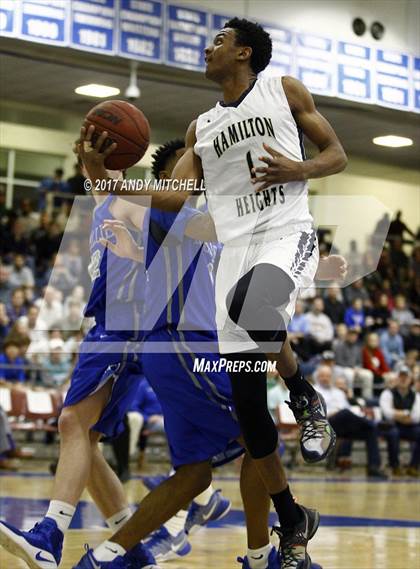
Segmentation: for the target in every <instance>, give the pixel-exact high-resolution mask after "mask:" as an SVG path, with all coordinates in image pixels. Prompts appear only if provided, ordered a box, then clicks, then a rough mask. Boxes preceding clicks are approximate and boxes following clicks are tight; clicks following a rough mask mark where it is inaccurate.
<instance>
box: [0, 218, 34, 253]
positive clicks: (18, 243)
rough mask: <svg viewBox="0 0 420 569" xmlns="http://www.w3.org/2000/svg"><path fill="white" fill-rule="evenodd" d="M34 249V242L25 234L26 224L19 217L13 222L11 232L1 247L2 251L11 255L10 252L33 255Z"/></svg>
mask: <svg viewBox="0 0 420 569" xmlns="http://www.w3.org/2000/svg"><path fill="white" fill-rule="evenodd" d="M32 250H33V246H32V242H31V240H30V238H29V237H26V235H25V225H24V223H22V221H21V220H20V219H19V218H17V219H14V220H13V221H12V222H11V225H10V233H9V234H8V235H7V239H6V240H5V241H4V243H3V244H2V246H1V248H0V252H1V251H3V254H6V255H9V254H10V253H20V254H21V255H31V254H32Z"/></svg>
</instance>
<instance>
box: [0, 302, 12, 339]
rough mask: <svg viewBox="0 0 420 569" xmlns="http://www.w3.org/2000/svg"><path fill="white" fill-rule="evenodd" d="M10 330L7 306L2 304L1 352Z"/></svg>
mask: <svg viewBox="0 0 420 569" xmlns="http://www.w3.org/2000/svg"><path fill="white" fill-rule="evenodd" d="M9 330H10V318H9V317H8V315H7V311H6V305H5V304H4V302H0V350H1V348H2V346H3V343H4V339H5V338H6V336H7V334H8V333H9Z"/></svg>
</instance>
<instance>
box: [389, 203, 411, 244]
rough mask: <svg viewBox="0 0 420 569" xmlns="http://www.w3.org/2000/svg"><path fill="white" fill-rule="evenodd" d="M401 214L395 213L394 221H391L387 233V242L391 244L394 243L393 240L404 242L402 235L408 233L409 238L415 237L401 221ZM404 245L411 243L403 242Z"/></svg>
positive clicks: (399, 212)
mask: <svg viewBox="0 0 420 569" xmlns="http://www.w3.org/2000/svg"><path fill="white" fill-rule="evenodd" d="M401 216H402V212H401V210H399V211H397V213H396V214H395V219H393V220H392V221H391V224H390V226H389V231H388V237H387V239H388V241H390V242H391V243H392V242H394V241H395V239H400V240H401V241H404V233H408V234H409V235H410V236H411V237H415V235H414V233H413V232H412V231H411V229H410V228H409V227H408V226H407V225H406V224H405V223H404V222H403V221H401ZM404 242H405V243H411V241H404Z"/></svg>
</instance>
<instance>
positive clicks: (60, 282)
mask: <svg viewBox="0 0 420 569" xmlns="http://www.w3.org/2000/svg"><path fill="white" fill-rule="evenodd" d="M46 278H47V280H48V283H49V285H50V286H53V287H54V288H55V289H57V290H59V291H61V292H62V294H63V296H67V295H68V294H70V291H71V290H72V289H73V288H74V286H75V285H76V284H77V283H78V277H77V275H74V274H73V273H72V272H71V270H70V267H68V266H67V265H66V264H65V262H64V258H63V256H62V255H60V254H59V253H57V254H56V255H55V256H53V259H52V261H51V268H50V270H49V271H48V272H47V275H46Z"/></svg>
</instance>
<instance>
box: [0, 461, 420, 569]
mask: <svg viewBox="0 0 420 569" xmlns="http://www.w3.org/2000/svg"><path fill="white" fill-rule="evenodd" d="M38 469H39V470H35V471H32V472H31V473H29V475H28V476H24V473H21V474H19V475H13V476H7V475H2V476H1V477H0V496H1V509H0V516H1V518H2V519H6V520H8V521H10V522H11V523H17V522H16V520H18V521H19V524H20V527H22V528H24V529H27V528H29V527H31V526H32V525H33V524H34V523H35V522H36V521H37V520H38V519H39V518H40V517H42V515H43V513H44V512H45V509H46V505H47V503H48V502H47V501H48V497H49V492H50V490H51V486H52V478H51V477H49V476H47V475H46V474H45V471H44V472H43V471H42V467H41V466H38ZM291 485H292V489H293V492H294V494H295V495H296V496H297V497H298V499H299V501H300V502H302V503H303V504H305V505H307V506H313V507H315V506H316V507H317V508H318V509H319V510H320V512H321V514H322V526H321V527H320V529H319V531H318V533H317V535H316V536H315V538H314V540H313V541H312V542H311V546H310V553H311V557H312V560H313V561H316V562H318V563H319V564H321V565H322V567H323V568H324V569H418V568H420V523H419V519H420V486H419V484H418V482H416V481H410V480H393V481H391V482H387V483H368V482H366V481H365V480H364V479H363V474H362V473H361V472H359V473H358V472H355V473H353V474H352V475H351V477H347V478H343V479H340V478H333V477H332V476H331V475H326V474H325V472H324V471H323V470H319V469H317V470H316V471H314V472H311V471H310V470H307V469H305V470H304V471H302V472H298V473H296V472H294V473H293V477H292V482H291ZM214 486H215V487H216V488H222V490H223V493H224V494H225V495H226V496H227V497H229V498H230V499H231V500H232V502H233V512H232V513H231V514H230V515H229V517H227V518H226V519H225V520H224V521H223V524H219V525H218V526H217V527H212V528H206V529H203V530H201V531H200V532H198V533H197V534H195V535H194V536H193V537H192V538H191V544H192V552H191V554H190V555H188V556H187V557H184V558H180V560H179V561H171V562H169V563H167V564H166V566H167V567H168V569H188V568H191V569H231V568H235V567H238V569H239V567H240V565H238V564H237V563H236V557H237V556H238V555H243V554H245V552H246V541H245V530H244V527H243V518H242V514H241V502H240V496H239V491H238V483H237V479H236V472H235V471H234V470H232V469H230V470H227V469H225V470H221V471H218V477H216V478H215V483H214ZM126 489H127V495H128V498H129V501H130V503H135V502H138V501H139V500H140V499H141V498H142V496H144V494H145V493H146V490H145V488H144V486H143V484H142V482H141V479H140V477H139V476H137V477H136V479H134V480H131V481H130V482H129V483H128V484H127V485H126ZM78 512H79V513H78V516H77V523H76V525H77V524H79V527H80V528H82V529H73V530H70V531H69V532H68V534H67V537H66V541H65V552H64V557H63V562H62V564H61V566H60V567H63V568H64V569H69V568H71V567H72V564H73V563H74V562H76V561H77V560H78V559H80V557H81V555H82V554H83V544H84V543H86V542H89V543H90V544H91V545H93V546H95V545H97V544H98V543H100V541H101V540H103V539H104V538H105V537H107V536H108V535H109V532H107V530H105V529H102V528H101V527H100V526H101V520H100V517H99V514H98V513H97V511H96V510H95V508H94V507H93V506H92V505H91V503H90V499H89V496H88V495H84V496H83V503H82V506H81V508H79V510H78ZM0 567H1V568H2V569H21V568H25V567H26V564H24V563H23V562H21V561H19V560H17V559H15V558H13V557H11V556H10V555H9V554H8V553H6V551H4V550H3V549H1V550H0Z"/></svg>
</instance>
